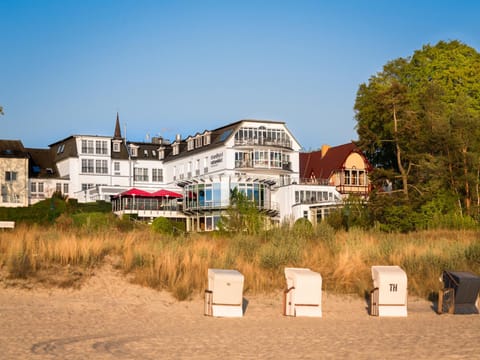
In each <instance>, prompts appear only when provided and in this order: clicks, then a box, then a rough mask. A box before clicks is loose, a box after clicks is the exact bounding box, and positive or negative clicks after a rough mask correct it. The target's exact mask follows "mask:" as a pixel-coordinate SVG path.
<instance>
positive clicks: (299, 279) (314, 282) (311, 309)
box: [283, 268, 322, 317]
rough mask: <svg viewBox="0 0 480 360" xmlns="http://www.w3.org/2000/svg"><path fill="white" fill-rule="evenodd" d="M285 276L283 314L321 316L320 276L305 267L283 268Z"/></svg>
mask: <svg viewBox="0 0 480 360" xmlns="http://www.w3.org/2000/svg"><path fill="white" fill-rule="evenodd" d="M285 278H286V280H287V289H286V290H285V292H284V299H283V313H284V315H287V316H310V317H321V316H322V276H321V275H320V274H319V273H317V272H314V271H312V270H310V269H307V268H285Z"/></svg>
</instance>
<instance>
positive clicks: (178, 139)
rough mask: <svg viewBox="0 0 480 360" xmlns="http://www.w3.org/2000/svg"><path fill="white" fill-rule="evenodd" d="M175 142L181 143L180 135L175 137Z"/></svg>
mask: <svg viewBox="0 0 480 360" xmlns="http://www.w3.org/2000/svg"><path fill="white" fill-rule="evenodd" d="M175 141H176V142H180V141H182V135H180V134H177V135H175Z"/></svg>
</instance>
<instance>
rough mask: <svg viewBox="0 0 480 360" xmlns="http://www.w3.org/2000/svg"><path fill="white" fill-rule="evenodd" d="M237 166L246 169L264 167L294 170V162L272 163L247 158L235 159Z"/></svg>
mask: <svg viewBox="0 0 480 360" xmlns="http://www.w3.org/2000/svg"><path fill="white" fill-rule="evenodd" d="M235 168H237V169H246V168H250V169H251V168H262V169H268V168H270V169H282V170H288V171H291V170H292V164H291V163H290V162H287V163H283V164H272V163H269V162H268V161H245V160H235Z"/></svg>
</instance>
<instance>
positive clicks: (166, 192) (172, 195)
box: [151, 189, 183, 199]
mask: <svg viewBox="0 0 480 360" xmlns="http://www.w3.org/2000/svg"><path fill="white" fill-rule="evenodd" d="M151 196H153V197H168V198H175V199H178V198H181V197H183V196H182V194H179V193H176V192H173V191H170V190H165V189H160V190H157V191H155V192H154V193H152V194H151Z"/></svg>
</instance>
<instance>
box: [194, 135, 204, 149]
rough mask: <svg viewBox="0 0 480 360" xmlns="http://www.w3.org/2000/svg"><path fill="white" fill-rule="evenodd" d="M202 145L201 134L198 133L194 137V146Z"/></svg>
mask: <svg viewBox="0 0 480 360" xmlns="http://www.w3.org/2000/svg"><path fill="white" fill-rule="evenodd" d="M202 145H203V141H202V136H200V135H199V136H197V137H196V138H195V147H196V148H200V147H202Z"/></svg>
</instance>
